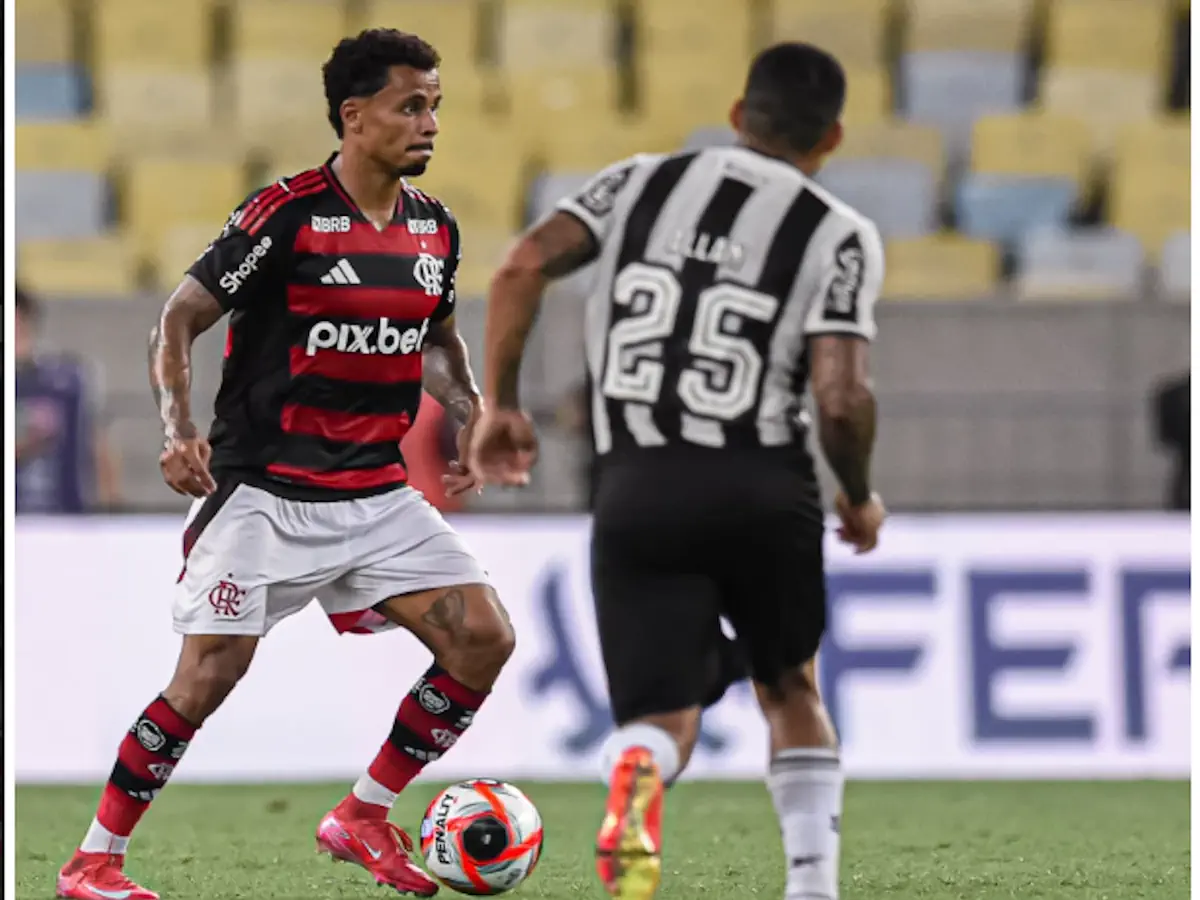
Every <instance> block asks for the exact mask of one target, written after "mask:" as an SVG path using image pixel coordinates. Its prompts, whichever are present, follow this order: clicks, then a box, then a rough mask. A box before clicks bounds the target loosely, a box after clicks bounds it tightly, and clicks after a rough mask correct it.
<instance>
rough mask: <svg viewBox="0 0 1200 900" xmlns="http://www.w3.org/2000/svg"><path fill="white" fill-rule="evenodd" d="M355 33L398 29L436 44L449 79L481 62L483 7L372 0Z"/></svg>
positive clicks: (467, 1)
mask: <svg viewBox="0 0 1200 900" xmlns="http://www.w3.org/2000/svg"><path fill="white" fill-rule="evenodd" d="M359 9H360V10H361V11H362V15H361V16H357V17H356V18H355V19H354V20H353V26H354V27H353V30H354V31H356V32H357V31H359V30H361V29H363V28H397V29H399V30H400V31H407V32H409V33H411V34H417V35H420V36H421V37H422V38H423V39H425V40H426V41H428V42H429V43H431V44H433V46H434V47H435V48H436V49H437V51H438V54H439V55H440V56H441V57H442V68H443V69H444V70H445V71H446V75H447V76H449V75H450V74H451V73H452V72H454V71H456V70H457V69H459V68H460V67H468V68H474V67H475V66H476V65H477V63H478V58H477V54H476V47H477V46H478V45H479V43H480V41H479V4H478V3H477V2H476V0H368V2H367V3H366V4H364V5H362V6H360V7H359Z"/></svg>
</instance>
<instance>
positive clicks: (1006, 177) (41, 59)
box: [16, 0, 1191, 511]
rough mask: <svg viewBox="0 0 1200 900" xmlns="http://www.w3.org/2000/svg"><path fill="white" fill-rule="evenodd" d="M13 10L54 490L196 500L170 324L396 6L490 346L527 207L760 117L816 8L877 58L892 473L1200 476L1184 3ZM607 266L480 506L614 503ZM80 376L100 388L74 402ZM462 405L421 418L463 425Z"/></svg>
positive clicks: (541, 365) (183, 2)
mask: <svg viewBox="0 0 1200 900" xmlns="http://www.w3.org/2000/svg"><path fill="white" fill-rule="evenodd" d="M16 8H17V21H16V29H17V32H16V35H17V36H16V52H17V83H16V97H17V122H18V124H17V139H16V144H17V146H16V156H17V168H18V171H17V185H16V195H17V196H16V202H17V230H18V240H19V255H18V275H19V278H20V279H21V281H22V283H23V285H24V287H25V288H26V289H27V291H28V293H29V296H30V297H32V298H36V300H37V301H38V310H39V315H37V316H36V317H33V316H30V317H29V318H28V321H27V324H28V325H30V326H36V328H37V340H38V345H39V347H40V348H41V351H40V352H41V355H39V356H37V357H31V359H39V360H51V361H52V362H50V363H45V365H50V366H52V368H51V370H50V371H49V373H47V372H43V373H42V374H41V376H40V377H39V378H38V379H36V386H37V388H38V389H37V390H32V389H31V390H28V391H25V392H24V393H25V401H23V403H22V404H21V412H22V415H21V427H22V428H23V429H24V430H25V431H26V432H30V433H31V434H32V438H31V439H30V440H29V442H28V443H27V445H26V446H27V449H26V452H27V454H28V455H27V456H26V457H25V458H24V459H19V466H18V469H19V480H20V479H21V478H24V482H23V483H32V484H33V485H34V487H35V488H36V487H37V485H38V484H42V487H43V488H45V487H46V485H45V484H44V483H45V482H46V481H47V480H48V479H49V480H50V481H52V480H53V479H54V478H56V477H63V476H61V473H60V474H58V475H56V474H55V473H56V472H60V470H61V471H66V468H64V467H60V468H59V469H56V468H55V467H54V466H53V465H51V464H50V463H49V462H48V460H54V459H58V460H60V461H62V460H66V461H67V462H68V463H69V464H70V465H74V464H75V462H78V463H79V465H80V466H81V467H82V469H85V470H86V472H85V473H84V474H83V475H81V476H80V477H81V479H82V480H84V481H87V482H89V486H88V489H87V490H85V491H82V492H81V493H82V494H87V496H86V498H84V499H81V500H80V502H78V503H65V504H57V501H56V500H55V499H54V496H55V492H54V491H53V490H51V489H45V490H42V491H41V496H42V498H43V499H42V500H41V501H40V502H39V501H34V500H32V499H31V500H30V501H29V504H27V508H28V509H30V510H41V511H54V509H55V508H56V505H57V506H62V507H63V508H66V509H91V508H95V507H97V506H103V507H107V508H115V509H122V510H140V511H166V510H174V509H179V508H181V506H182V501H181V500H180V498H177V497H175V496H174V495H173V494H171V493H170V492H169V491H168V490H167V489H166V488H165V487H164V486H163V485H162V484H161V482H160V480H159V477H158V471H157V455H158V452H159V449H160V446H161V437H160V435H161V432H160V428H159V425H158V422H157V416H156V410H155V409H154V407H153V404H152V402H151V401H150V398H149V394H148V390H147V387H146V376H145V352H144V347H145V336H146V334H147V332H148V330H149V328H150V325H151V324H152V323H153V321H154V319H155V317H156V314H157V311H158V309H159V307H160V306H161V303H162V300H163V299H164V298H165V296H166V294H167V292H169V291H170V290H171V289H172V288H173V287H174V285H175V284H176V283H177V282H178V280H179V277H180V275H181V273H182V272H183V271H184V269H186V267H187V266H188V265H189V264H190V263H191V261H192V260H193V259H194V258H195V257H196V256H197V255H198V254H199V253H200V252H201V251H202V250H203V249H204V247H205V245H206V244H207V242H208V241H209V240H211V239H212V238H213V237H214V236H215V235H216V233H217V231H218V230H219V229H220V227H221V224H222V222H223V221H224V219H225V217H226V216H227V215H228V213H229V212H230V210H231V209H232V208H233V207H234V206H235V205H236V204H237V203H238V202H239V201H240V200H241V199H242V198H243V197H244V196H245V194H246V193H247V192H248V191H249V190H250V189H251V188H253V187H255V186H256V185H262V184H264V183H266V182H268V181H269V180H271V179H273V178H275V177H279V176H280V175H283V174H291V173H293V172H296V171H300V170H303V169H306V168H310V167H312V166H314V165H317V164H319V163H321V162H322V161H323V160H324V158H325V157H326V156H327V155H328V154H329V153H330V152H331V151H332V150H333V149H334V148H335V146H336V144H335V138H334V135H333V132H332V130H331V129H330V128H329V126H328V124H327V122H326V121H325V103H324V97H323V92H322V88H321V74H320V65H321V63H322V62H323V61H324V59H325V58H326V57H327V56H328V54H329V51H330V49H331V47H332V45H333V44H334V43H336V41H337V40H338V39H339V38H340V37H341V36H343V35H345V34H348V33H352V32H355V31H357V30H358V29H360V28H362V27H367V26H376V25H383V26H391V27H396V28H400V29H403V30H406V31H413V32H416V33H418V34H420V35H422V36H423V37H425V38H427V39H428V40H430V41H431V42H432V43H434V44H435V45H436V46H437V47H438V49H439V51H440V52H441V53H442V56H443V58H444V63H443V68H442V80H443V87H444V90H445V93H446V100H445V104H444V110H443V115H442V117H441V127H442V134H441V135H440V136H439V138H438V140H437V150H436V155H435V157H434V161H433V163H432V165H431V166H430V170H429V172H428V174H427V175H426V176H424V177H422V178H421V179H420V181H419V182H418V184H419V185H420V187H422V188H423V189H425V190H428V191H430V192H432V193H434V194H435V195H437V196H439V197H441V198H442V199H444V200H445V201H446V202H447V203H448V204H449V206H450V207H451V208H452V209H453V211H454V212H455V214H456V215H457V216H458V218H459V220H460V222H461V225H462V229H463V246H464V253H465V257H464V260H463V266H462V269H461V271H460V275H459V287H460V294H461V296H462V297H463V298H464V302H463V303H462V304H461V307H460V310H459V314H458V318H459V320H460V327H461V328H462V330H463V332H464V333H465V335H466V336H467V339H468V342H469V343H470V344H471V346H472V348H473V350H474V352H475V354H476V359H478V355H479V353H480V344H481V338H482V327H483V318H484V306H483V304H482V303H481V302H469V301H471V300H474V301H479V300H481V299H482V297H483V295H484V293H485V291H486V287H487V281H488V278H489V276H490V274H491V271H492V270H493V268H494V267H495V265H496V263H497V261H498V260H499V258H500V255H501V254H502V253H503V251H504V249H505V247H506V245H507V243H508V242H509V241H510V240H511V238H512V236H513V235H514V234H515V233H516V232H517V230H519V228H520V227H521V226H522V225H523V224H525V223H527V222H528V221H529V220H530V219H531V218H533V217H535V216H537V215H539V214H541V212H542V211H544V210H545V209H546V208H547V207H548V206H549V205H550V204H552V203H553V201H554V200H555V199H556V198H557V197H558V196H560V195H562V194H563V193H565V192H567V191H569V190H571V189H572V188H573V187H575V186H576V185H578V184H579V183H580V182H581V181H582V179H584V178H586V177H587V175H589V174H590V173H591V172H593V171H595V170H596V169H598V168H600V167H601V166H603V165H605V164H607V163H609V162H611V161H613V160H615V159H617V158H620V157H622V156H625V155H628V154H631V153H634V152H641V151H671V150H676V149H679V148H682V147H686V146H692V147H695V146H703V145H706V144H713V143H721V142H726V141H729V140H731V137H732V136H731V135H730V134H729V133H728V131H727V127H726V125H725V121H726V115H727V111H728V108H729V106H730V104H731V102H732V101H733V99H734V98H735V97H736V96H737V94H738V91H739V88H740V86H741V82H742V79H743V77H744V73H745V69H746V66H747V63H748V61H749V60H750V58H751V57H752V55H753V53H754V52H755V51H756V49H758V48H760V47H762V46H764V45H766V44H768V43H770V42H772V41H776V40H781V39H798V40H804V41H808V42H811V43H814V44H817V45H819V46H822V47H824V48H826V49H828V50H830V51H832V52H833V53H835V54H836V55H837V56H838V57H839V58H840V59H841V60H842V62H843V64H844V65H845V67H846V69H847V72H848V75H849V98H848V103H847V109H846V115H845V122H846V133H847V137H846V143H845V146H844V148H843V149H842V150H841V151H840V152H839V153H838V154H837V155H836V156H835V157H834V158H833V159H832V160H831V162H830V163H829V165H828V166H827V168H826V169H825V171H824V172H823V173H822V175H821V176H820V179H819V180H820V181H821V182H823V183H824V184H826V185H827V186H828V187H829V188H830V189H831V190H833V191H834V192H835V193H836V194H838V195H839V196H841V197H843V198H844V199H846V200H847V201H848V202H850V203H851V204H853V205H855V206H857V207H858V208H859V209H861V210H862V211H863V212H865V213H866V214H868V215H870V216H872V217H873V218H875V219H876V221H877V222H878V223H879V226H880V229H881V231H882V232H883V235H884V237H885V239H886V241H887V254H888V275H887V281H886V284H885V289H884V293H885V299H884V302H882V303H881V305H880V308H879V311H878V315H879V319H880V339H879V342H878V345H877V348H876V349H875V350H874V359H875V362H874V368H875V374H876V381H877V388H878V393H879V397H880V405H881V417H882V424H881V431H880V437H879V447H878V452H877V457H876V458H877V462H876V472H877V481H878V484H879V486H880V488H881V490H882V491H883V492H884V494H885V496H886V497H887V498H888V500H889V502H890V503H891V504H892V505H893V506H895V507H897V508H905V509H913V510H922V509H937V510H954V509H974V510H989V509H1046V508H1051V509H1055V508H1057V509H1137V508H1153V507H1161V506H1164V505H1167V506H1172V507H1178V508H1186V507H1187V505H1188V503H1189V500H1190V498H1189V497H1188V496H1187V493H1186V474H1187V469H1186V466H1187V462H1186V461H1187V456H1188V454H1189V453H1190V431H1189V428H1188V426H1187V422H1188V417H1189V402H1190V377H1189V374H1188V372H1189V355H1190V350H1189V331H1190V328H1189V322H1190V310H1189V305H1190V293H1191V284H1190V269H1191V263H1190V240H1191V238H1190V233H1189V228H1190V221H1191V197H1190V166H1191V148H1190V112H1189V110H1190V81H1189V68H1190V43H1189V28H1190V4H1189V3H1188V2H1186V0H1183V2H1177V0H740V2H739V0H639V2H616V0H345V2H342V0H224V2H222V0H17V4H16ZM588 281H589V273H588V272H586V271H585V272H582V273H580V274H579V275H578V276H576V277H574V278H573V279H571V280H570V281H568V282H565V283H563V284H561V285H558V286H556V287H555V288H554V289H553V291H552V296H551V297H549V298H548V302H547V304H546V306H545V309H544V312H543V316H542V318H541V321H540V323H539V325H538V329H537V335H536V340H535V343H534V347H533V348H532V351H531V356H530V358H529V362H528V364H527V367H526V371H525V372H524V380H525V387H524V388H523V395H524V397H525V398H527V400H528V402H529V403H530V404H531V405H532V407H533V409H534V411H535V413H536V414H537V417H538V419H539V421H540V423H541V425H542V438H543V457H542V462H541V464H540V467H539V469H538V471H537V475H536V480H535V482H534V484H533V485H532V487H531V488H530V489H528V490H525V491H520V492H490V493H489V494H487V495H485V496H484V497H482V498H479V500H478V501H473V502H472V504H471V507H472V508H473V509H503V510H509V511H519V510H575V509H582V508H584V507H585V505H586V501H587V495H588V489H587V469H588V464H589V460H588V457H589V453H588V449H587V447H588V444H587V440H586V436H585V433H584V431H583V428H584V427H585V421H584V416H583V411H582V409H581V403H580V397H581V396H582V392H583V390H585V386H584V377H585V373H584V370H583V354H582V352H581V349H580V348H581V327H582V304H581V303H580V302H579V298H580V295H581V294H582V293H583V292H584V291H586V289H587V287H588ZM214 331H215V332H221V331H223V329H221V328H217V329H214ZM223 341H224V336H223V333H216V334H210V335H208V336H206V337H205V338H204V339H202V341H201V343H200V345H199V349H198V351H197V356H198V372H197V377H196V384H195V387H194V397H195V406H196V408H197V410H198V420H199V421H204V420H205V419H207V417H208V415H209V414H210V410H211V400H212V397H213V395H214V393H215V390H216V385H217V382H218V378H219V367H220V358H221V345H222V344H223ZM47 354H50V355H47ZM30 365H31V366H32V365H34V363H32V362H31V363H30ZM54 366H57V367H58V368H57V369H56V368H53V367H54ZM26 371H29V370H28V369H27V370H26ZM64 373H65V374H64ZM52 376H58V378H57V380H55V377H52ZM34 381H35V379H33V378H31V377H26V383H27V384H32V383H33V382H34ZM64 384H65V385H68V387H69V388H70V390H68V391H66V393H68V394H71V391H74V393H73V394H71V396H72V397H73V400H72V401H71V403H72V404H74V405H70V404H68V405H67V406H64V405H63V404H62V402H60V401H61V397H60V395H61V394H62V393H63V391H62V390H60V388H62V387H63V385H64ZM18 391H19V393H21V392H22V391H21V376H19V377H18ZM56 404H57V405H56ZM56 409H57V410H58V414H57V416H56V415H55V412H54V411H55V410H56ZM64 409H68V410H77V409H82V410H84V411H86V412H87V415H86V416H84V415H82V413H81V414H79V415H75V413H74V412H68V413H67V414H66V416H65V418H72V416H74V418H73V419H72V421H73V422H74V423H75V425H76V426H77V427H67V426H66V425H64V424H63V419H64V414H63V410H64ZM441 430H442V429H440V428H439V427H432V428H428V429H425V431H424V432H423V434H424V437H423V438H421V440H423V441H425V442H426V444H427V446H426V447H425V449H426V450H429V452H430V454H431V455H434V456H436V455H437V452H441V451H440V450H437V448H438V447H440V446H441V445H444V444H445V443H446V441H445V436H444V435H442V434H440V431H441ZM33 438H37V439H36V440H34V439H33ZM414 440H415V439H414ZM29 448H32V449H29ZM430 448H432V449H430ZM406 449H407V448H406ZM435 451H437V452H435ZM412 452H413V454H414V456H420V455H421V452H422V451H421V450H420V449H418V448H414V449H413V451H412ZM55 454H57V456H56V455H55ZM443 455H444V454H443ZM39 460H40V462H39ZM39 466H40V467H41V470H40V472H39V471H38V467H39ZM31 467H32V468H31ZM67 468H69V466H68V467H67ZM434 468H436V465H435V466H434ZM22 473H23V474H22ZM39 479H40V481H39ZM25 496H26V497H29V498H34V497H36V496H38V492H37V491H36V490H28V489H26V490H25Z"/></svg>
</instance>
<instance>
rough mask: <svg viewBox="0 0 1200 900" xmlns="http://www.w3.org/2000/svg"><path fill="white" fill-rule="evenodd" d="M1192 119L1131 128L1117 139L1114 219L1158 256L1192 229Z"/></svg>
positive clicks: (1111, 202) (1112, 194)
mask: <svg viewBox="0 0 1200 900" xmlns="http://www.w3.org/2000/svg"><path fill="white" fill-rule="evenodd" d="M1189 131H1190V128H1189V123H1188V120H1187V119H1186V118H1182V117H1181V118H1178V119H1174V120H1166V121H1154V122H1146V123H1143V124H1140V125H1136V126H1131V127H1129V128H1126V129H1125V130H1124V131H1123V132H1122V133H1121V134H1120V137H1119V139H1118V141H1117V145H1116V152H1115V154H1114V159H1113V169H1112V176H1111V185H1110V189H1109V203H1108V208H1109V220H1110V221H1111V222H1112V224H1113V225H1115V226H1117V227H1118V228H1122V229H1124V230H1126V231H1129V232H1130V233H1132V234H1135V235H1137V236H1138V237H1139V238H1140V239H1141V241H1142V243H1143V244H1144V245H1145V247H1146V249H1147V252H1149V253H1150V254H1151V255H1153V256H1157V255H1158V254H1159V253H1160V252H1161V250H1162V247H1163V244H1164V243H1165V242H1166V240H1167V238H1168V237H1170V235H1171V234H1172V232H1175V231H1186V230H1188V229H1190V227H1191V148H1190V139H1189Z"/></svg>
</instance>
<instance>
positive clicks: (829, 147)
mask: <svg viewBox="0 0 1200 900" xmlns="http://www.w3.org/2000/svg"><path fill="white" fill-rule="evenodd" d="M845 136H846V132H845V130H844V129H843V128H842V121H841V119H839V120H838V121H836V122H834V123H833V124H832V125H830V126H829V130H828V131H826V132H825V137H823V138H821V143H820V144H818V145H817V149H818V151H819V152H820V155H821V156H828V155H829V154H830V153H832V152H833V151H834V150H836V149H837V148H838V147H840V146H841V145H842V138H844V137H845Z"/></svg>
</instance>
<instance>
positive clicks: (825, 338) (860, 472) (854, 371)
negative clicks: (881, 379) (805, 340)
mask: <svg viewBox="0 0 1200 900" xmlns="http://www.w3.org/2000/svg"><path fill="white" fill-rule="evenodd" d="M809 353H810V355H811V358H812V392H813V397H814V399H815V400H816V402H817V412H818V421H819V426H820V427H819V436H820V441H821V450H822V451H823V452H824V454H825V459H826V460H827V461H828V463H829V466H830V468H831V469H833V472H834V474H835V475H836V476H837V478H838V481H839V482H840V484H841V486H842V490H843V491H844V492H845V494H846V498H847V499H848V500H849V501H850V503H851V504H853V505H855V506H858V505H860V504H862V503H865V502H866V501H867V500H869V499H870V497H871V485H870V467H871V450H872V448H873V447H874V445H875V394H874V393H873V392H872V390H871V382H870V378H869V377H868V375H867V342H866V341H865V340H862V339H861V338H858V337H854V336H851V335H844V334H824V335H817V336H814V337H813V338H811V339H810V341H809Z"/></svg>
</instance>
